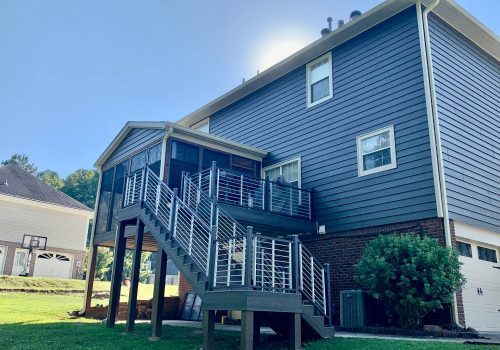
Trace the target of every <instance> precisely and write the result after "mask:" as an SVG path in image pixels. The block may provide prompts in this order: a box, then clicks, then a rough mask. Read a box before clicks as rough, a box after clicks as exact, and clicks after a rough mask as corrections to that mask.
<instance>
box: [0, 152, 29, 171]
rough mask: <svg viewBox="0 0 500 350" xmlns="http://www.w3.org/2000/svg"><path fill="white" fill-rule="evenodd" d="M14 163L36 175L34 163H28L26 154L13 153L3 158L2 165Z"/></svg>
mask: <svg viewBox="0 0 500 350" xmlns="http://www.w3.org/2000/svg"><path fill="white" fill-rule="evenodd" d="M9 164H16V165H18V166H20V167H21V168H23V169H24V170H25V171H27V172H28V173H30V174H33V175H36V171H37V170H38V169H37V167H36V166H35V164H33V163H30V161H29V158H28V156H27V155H26V154H20V153H15V154H13V155H12V156H11V157H10V158H9V159H6V160H3V161H2V165H9Z"/></svg>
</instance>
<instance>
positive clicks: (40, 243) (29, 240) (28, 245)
mask: <svg viewBox="0 0 500 350" xmlns="http://www.w3.org/2000/svg"><path fill="white" fill-rule="evenodd" d="M21 246H22V248H24V249H29V250H30V252H31V251H32V250H33V249H38V250H45V248H47V237H43V236H35V235H24V236H23V243H22V245H21Z"/></svg>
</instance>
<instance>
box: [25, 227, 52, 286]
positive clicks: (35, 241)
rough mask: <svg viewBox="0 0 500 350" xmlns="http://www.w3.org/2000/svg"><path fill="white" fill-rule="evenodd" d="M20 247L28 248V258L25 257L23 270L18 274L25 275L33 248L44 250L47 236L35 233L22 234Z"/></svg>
mask: <svg viewBox="0 0 500 350" xmlns="http://www.w3.org/2000/svg"><path fill="white" fill-rule="evenodd" d="M21 247H22V248H24V249H28V259H26V262H25V266H24V269H23V272H21V274H20V275H19V276H25V277H27V276H28V275H29V270H30V265H31V258H32V255H33V250H35V249H36V250H45V248H47V237H43V236H36V235H24V236H23V242H22V243H21Z"/></svg>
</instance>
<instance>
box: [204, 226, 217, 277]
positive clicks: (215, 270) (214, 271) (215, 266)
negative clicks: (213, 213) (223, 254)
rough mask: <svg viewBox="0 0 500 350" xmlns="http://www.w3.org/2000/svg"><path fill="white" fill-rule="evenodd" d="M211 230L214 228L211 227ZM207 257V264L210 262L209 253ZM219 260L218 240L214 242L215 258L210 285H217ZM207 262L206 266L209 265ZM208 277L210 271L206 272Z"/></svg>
mask: <svg viewBox="0 0 500 350" xmlns="http://www.w3.org/2000/svg"><path fill="white" fill-rule="evenodd" d="M212 231H214V229H213V228H212ZM208 256H209V258H208V264H210V253H209V254H208ZM218 261H219V242H215V259H214V265H213V266H214V269H213V282H212V285H213V286H214V287H216V286H217V262H218ZM208 264H207V266H209V265H208ZM208 277H209V278H210V273H208ZM209 283H210V280H209Z"/></svg>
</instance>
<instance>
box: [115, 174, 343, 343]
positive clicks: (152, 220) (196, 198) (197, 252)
mask: <svg viewBox="0 0 500 350" xmlns="http://www.w3.org/2000/svg"><path fill="white" fill-rule="evenodd" d="M198 176H201V175H198ZM201 181H203V182H204V181H208V183H206V184H205V183H204V184H205V185H207V186H206V187H205V188H206V189H208V191H204V190H203V188H204V187H203V186H200V178H196V176H195V175H193V176H188V175H187V174H184V175H183V185H182V191H181V194H179V193H178V191H177V189H174V190H172V189H170V188H169V187H168V186H167V185H166V184H165V183H164V182H163V181H161V180H160V179H159V177H158V176H157V175H155V174H154V173H153V172H152V171H151V170H150V169H149V168H144V169H142V170H140V171H138V172H135V173H132V174H129V175H127V178H126V183H125V191H124V200H123V208H122V209H121V211H120V213H119V220H120V221H127V220H129V221H132V220H134V219H137V218H139V219H140V220H141V221H142V222H143V223H144V226H145V228H146V232H150V233H151V235H152V236H153V237H154V238H155V239H156V241H157V242H158V244H159V246H160V247H161V248H162V249H163V250H164V252H165V253H166V254H167V255H168V257H169V259H171V260H172V261H173V262H174V264H175V265H176V266H177V267H178V268H179V270H180V271H181V272H182V273H183V275H184V276H185V277H186V278H187V280H188V281H189V283H190V284H191V286H192V287H193V289H194V290H195V291H196V293H197V294H198V295H199V296H200V297H201V298H202V299H203V300H204V305H206V307H209V306H210V305H211V306H212V307H214V306H215V307H216V308H217V309H220V310H224V309H231V306H232V303H235V302H236V301H237V300H243V299H245V304H252V305H256V309H255V310H256V311H261V312H262V313H263V314H265V313H272V314H281V315H284V314H283V312H291V311H287V310H286V306H287V305H288V304H293V303H294V302H295V301H297V300H298V304H297V303H296V304H297V305H298V306H296V309H297V307H298V308H299V309H300V313H301V315H302V323H303V325H304V327H303V329H307V330H309V333H310V334H313V336H314V337H322V338H327V337H331V336H333V335H334V328H333V327H332V326H331V302H330V300H331V299H330V295H329V293H328V291H329V290H330V288H329V280H330V278H329V267H328V266H327V265H326V266H325V265H322V264H321V263H319V261H318V260H317V259H316V258H315V257H314V256H313V255H312V254H311V253H310V252H309V251H308V250H307V249H306V248H305V247H304V246H303V244H302V243H301V242H300V241H299V239H298V237H297V236H293V239H279V238H275V237H267V236H263V235H260V234H259V233H257V232H253V230H252V228H251V227H246V228H245V227H243V226H242V225H241V224H239V223H238V222H237V221H236V220H235V219H233V217H232V216H231V215H229V214H228V212H226V211H225V210H224V209H223V208H222V206H219V205H217V197H216V191H217V189H216V179H215V166H214V167H212V168H211V170H210V173H209V176H208V178H204V179H201ZM249 300H250V302H249ZM300 300H302V301H300ZM280 301H282V302H283V303H282V307H281V308H280V309H279V310H278V309H276V305H279V303H280ZM289 301H290V302H289ZM258 303H261V304H260V305H259V304H258ZM236 310H237V309H236ZM276 311H281V312H276ZM293 312H297V311H293ZM268 320H269V322H270V324H271V326H272V327H273V328H274V329H275V330H276V331H277V333H279V334H282V333H283V332H282V331H281V330H280V323H282V322H281V321H280V317H279V315H278V316H277V317H269V319H268Z"/></svg>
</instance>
